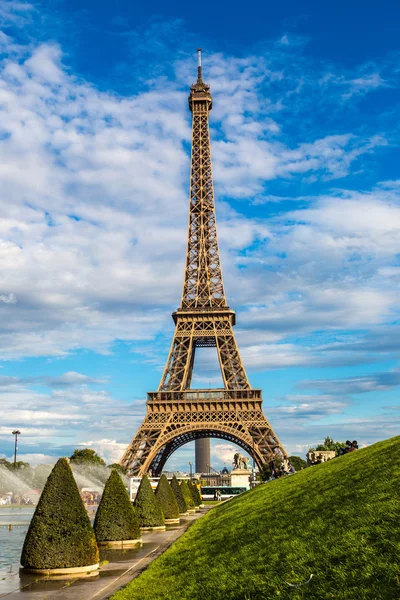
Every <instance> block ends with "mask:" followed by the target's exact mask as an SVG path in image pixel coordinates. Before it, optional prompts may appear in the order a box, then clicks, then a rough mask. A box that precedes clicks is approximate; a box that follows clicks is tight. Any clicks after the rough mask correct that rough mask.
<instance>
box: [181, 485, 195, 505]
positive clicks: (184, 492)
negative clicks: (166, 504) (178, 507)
mask: <svg viewBox="0 0 400 600" xmlns="http://www.w3.org/2000/svg"><path fill="white" fill-rule="evenodd" d="M181 490H182V496H183V497H184V498H185V502H186V506H187V507H188V509H189V510H193V509H194V502H193V498H192V494H191V493H190V491H189V487H188V484H187V483H186V481H185V480H184V479H183V481H181Z"/></svg>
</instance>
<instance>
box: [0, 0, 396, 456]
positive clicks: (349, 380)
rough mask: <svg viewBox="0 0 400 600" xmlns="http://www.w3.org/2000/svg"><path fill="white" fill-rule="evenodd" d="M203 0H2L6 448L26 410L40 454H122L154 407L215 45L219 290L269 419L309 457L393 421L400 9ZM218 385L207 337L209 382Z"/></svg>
mask: <svg viewBox="0 0 400 600" xmlns="http://www.w3.org/2000/svg"><path fill="white" fill-rule="evenodd" d="M204 6H205V10H204V12H203V13H202V15H200V16H199V13H198V12H197V11H196V12H194V11H193V8H192V5H190V4H188V3H183V2H172V3H164V2H163V3H161V2H152V3H151V5H150V4H149V5H148V6H147V5H144V3H140V4H132V3H126V2H122V0H120V1H117V0H115V1H114V2H113V3H102V2H98V1H96V2H94V1H88V0H80V1H79V2H77V1H75V0H73V1H71V0H69V2H68V3H67V2H64V1H62V0H57V1H55V0H48V1H47V2H45V1H44V2H42V3H39V2H37V3H35V2H32V3H26V2H17V1H5V0H0V25H1V33H0V53H1V54H0V58H1V65H0V207H1V213H0V215H1V219H0V255H1V256H0V261H1V262H0V264H1V269H0V342H1V343H0V406H1V407H2V413H1V420H0V455H3V456H7V457H10V456H11V454H12V436H11V431H12V429H13V428H15V427H18V428H19V429H20V430H21V431H22V435H21V439H20V453H21V457H22V458H25V459H26V460H29V461H31V462H32V463H40V462H51V461H54V459H55V457H57V456H61V455H68V454H70V453H71V452H72V450H73V449H74V448H76V447H78V446H81V447H84V446H85V445H89V446H90V447H94V448H95V449H96V450H98V451H99V452H100V453H101V454H102V455H103V456H104V457H105V458H106V460H107V461H114V460H118V459H119V457H120V456H121V454H122V452H123V450H124V449H125V447H126V445H127V443H128V442H129V441H130V439H131V437H132V436H133V434H134V433H135V431H136V429H137V427H138V425H139V424H140V422H141V420H142V418H143V417H144V414H145V394H146V391H152V390H155V389H156V388H157V386H158V383H159V380H160V377H161V372H162V369H163V366H164V363H165V360H166V358H167V353H168V348H169V344H170V340H171V336H172V333H173V323H172V319H171V312H172V310H174V309H175V308H176V307H177V306H178V304H179V300H180V293H181V285H182V277H183V264H184V256H185V244H186V223H187V204H188V175H189V157H190V113H189V111H188V107H187V95H188V88H189V86H190V84H191V83H192V82H193V80H194V79H195V76H196V56H195V51H196V48H197V47H198V46H202V47H203V66H204V78H205V79H206V81H208V82H209V83H210V84H211V89H212V93H213V98H214V106H213V111H212V113H211V121H210V125H211V136H212V151H213V162H214V179H215V193H216V199H217V218H218V229H219V240H220V250H221V256H222V266H223V274H224V281H225V287H226V292H227V296H228V301H229V304H230V306H232V307H233V308H234V309H235V310H236V311H237V323H238V325H237V327H236V335H237V339H238V342H239V345H240V348H241V352H242V357H243V360H244V363H245V366H246V368H247V371H248V373H249V377H250V380H251V383H252V385H253V387H257V388H258V387H260V388H262V389H263V398H264V412H265V414H266V416H267V418H268V419H269V420H270V421H271V424H272V426H273V427H274V429H275V430H276V432H277V434H278V435H279V437H280V438H281V441H282V442H283V443H284V445H285V446H286V448H287V449H288V451H289V452H290V453H296V454H303V453H304V451H305V450H306V449H307V448H308V447H309V446H310V445H313V444H315V443H317V442H318V441H320V440H323V438H324V437H325V436H326V435H330V436H332V437H334V438H338V439H347V438H351V439H354V438H356V439H358V440H359V442H360V443H361V444H370V443H373V442H374V441H376V440H379V439H382V438H387V437H390V436H392V435H395V434H397V433H398V432H399V426H400V402H399V386H400V371H399V366H398V359H399V350H400V344H399V339H400V337H399V291H398V288H399V281H400V264H399V256H400V206H399V204H400V178H399V167H398V165H399V157H400V153H399V139H400V131H399V122H400V119H399V117H400V103H399V84H400V69H399V64H400V63H399V58H400V48H399V41H398V30H397V24H398V22H399V17H400V14H399V13H400V9H399V7H396V6H395V5H394V3H392V2H381V3H376V2H373V3H372V2H371V3H369V4H368V3H365V2H363V3H361V2H352V1H348V2H346V3H345V2H337V3H335V4H334V5H332V6H330V7H329V8H328V7H327V6H326V5H325V4H324V3H321V2H302V3H300V4H299V3H298V2H297V3H295V2H286V3H284V4H282V5H280V6H278V4H277V3H274V5H267V4H265V3H262V2H250V3H247V5H246V10H245V11H244V9H243V7H241V8H240V7H238V8H232V4H231V3H229V4H228V3H227V2H225V1H223V2H218V3H217V6H214V5H212V4H211V3H209V4H208V5H207V3H206V4H205V5H204ZM218 384H219V374H218V371H217V369H216V357H215V355H213V353H207V352H206V351H204V352H203V353H199V358H198V361H197V362H196V365H195V381H194V385H195V386H196V387H204V386H209V385H212V386H217V385H218ZM212 452H213V459H212V460H213V464H214V465H215V466H216V467H218V466H222V465H223V464H224V463H226V464H227V465H229V463H230V462H231V458H232V456H233V447H232V446H231V445H230V444H228V443H221V442H220V441H218V442H214V443H213V449H212ZM192 453H193V448H192V446H189V447H184V448H182V449H181V450H179V451H178V452H177V453H175V455H173V457H171V459H170V461H169V463H168V465H167V466H169V467H170V468H177V467H182V468H185V467H186V466H187V463H188V461H189V460H190V459H191V458H192Z"/></svg>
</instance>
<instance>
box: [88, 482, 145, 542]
mask: <svg viewBox="0 0 400 600" xmlns="http://www.w3.org/2000/svg"><path fill="white" fill-rule="evenodd" d="M93 529H94V532H95V534H96V539H97V541H98V542H117V541H122V540H137V539H138V538H140V526H139V519H138V516H137V514H136V510H135V509H134V508H133V506H132V504H131V501H130V500H129V494H128V492H127V491H126V489H125V485H124V482H123V481H122V479H121V477H120V475H119V474H118V472H117V471H115V470H113V471H111V475H110V477H109V478H108V479H107V483H106V485H105V487H104V491H103V496H102V498H101V501H100V504H99V508H98V509H97V513H96V517H95V520H94V525H93Z"/></svg>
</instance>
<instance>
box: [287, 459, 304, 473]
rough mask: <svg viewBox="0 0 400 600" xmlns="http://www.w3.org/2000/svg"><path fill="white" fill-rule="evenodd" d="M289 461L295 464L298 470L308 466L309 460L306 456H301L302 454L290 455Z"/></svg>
mask: <svg viewBox="0 0 400 600" xmlns="http://www.w3.org/2000/svg"><path fill="white" fill-rule="evenodd" d="M289 462H290V464H291V465H293V466H294V468H295V469H296V471H301V470H302V469H305V468H306V467H307V461H306V460H304V458H300V456H289Z"/></svg>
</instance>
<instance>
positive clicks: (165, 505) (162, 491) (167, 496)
mask: <svg viewBox="0 0 400 600" xmlns="http://www.w3.org/2000/svg"><path fill="white" fill-rule="evenodd" d="M156 497H157V500H158V501H159V503H160V506H161V509H162V511H163V513H164V517H165V518H166V519H178V518H179V506H178V503H177V501H176V498H175V494H174V492H173V491H172V489H171V486H170V485H169V483H168V479H167V477H166V476H165V475H161V477H160V481H159V482H158V485H157V489H156Z"/></svg>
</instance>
